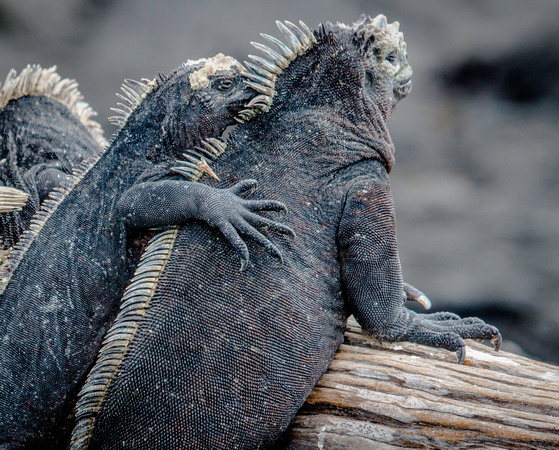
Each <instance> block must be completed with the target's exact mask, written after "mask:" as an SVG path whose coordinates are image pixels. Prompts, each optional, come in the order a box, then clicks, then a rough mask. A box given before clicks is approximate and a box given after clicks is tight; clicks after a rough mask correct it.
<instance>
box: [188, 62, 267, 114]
mask: <svg viewBox="0 0 559 450" xmlns="http://www.w3.org/2000/svg"><path fill="white" fill-rule="evenodd" d="M180 70H182V71H184V76H185V77H188V82H189V84H190V89H191V91H192V97H191V100H190V105H191V107H192V108H196V107H198V104H199V105H200V107H201V108H205V109H207V110H208V114H211V115H212V116H213V118H214V120H215V118H216V117H222V119H221V120H223V121H227V120H228V121H229V122H230V123H229V124H228V125H230V124H233V123H234V120H235V117H237V115H238V113H239V112H241V111H242V110H245V109H246V106H245V105H246V104H247V103H249V102H250V101H251V100H252V98H253V97H255V96H256V95H257V92H256V91H255V90H254V89H253V88H251V87H250V86H248V85H247V84H246V83H245V82H244V81H245V77H244V76H243V75H242V73H243V72H244V71H245V68H244V67H243V66H242V65H241V64H240V63H239V62H238V61H237V60H236V59H234V58H232V57H230V56H225V55H223V54H221V53H219V54H218V55H216V56H214V57H213V58H207V59H205V58H204V59H199V60H197V61H188V62H187V63H185V64H184V65H183V67H182V68H181V69H180Z"/></svg>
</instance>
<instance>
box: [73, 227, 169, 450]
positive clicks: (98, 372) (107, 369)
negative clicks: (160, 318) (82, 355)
mask: <svg viewBox="0 0 559 450" xmlns="http://www.w3.org/2000/svg"><path fill="white" fill-rule="evenodd" d="M177 232H178V227H174V228H172V229H170V230H166V231H163V232H162V233H159V234H158V235H157V236H155V237H154V238H153V239H152V240H151V241H150V243H149V245H148V247H147V248H146V251H145V252H144V254H143V255H142V259H141V260H140V263H139V264H138V268H137V269H136V272H135V274H134V278H133V279H132V281H131V282H130V285H129V286H128V287H127V288H126V291H125V292H124V296H123V298H122V304H121V306H120V312H119V314H118V316H117V318H116V319H115V322H114V324H113V326H112V327H111V328H110V330H109V331H108V332H107V334H106V336H105V339H104V341H103V347H101V350H100V351H99V355H98V357H97V362H96V364H95V366H93V369H91V372H90V373H89V375H88V377H87V380H86V382H85V384H84V386H83V388H82V390H81V391H80V393H79V398H78V402H77V405H76V421H77V424H76V427H75V429H74V432H73V433H72V441H71V444H70V448H71V449H82V448H88V447H89V441H90V439H91V434H92V433H93V430H94V428H95V418H96V415H97V413H98V411H99V409H100V408H101V406H102V404H103V400H104V398H105V394H106V393H107V389H108V388H109V386H110V384H111V383H112V381H113V380H114V378H115V377H116V376H117V375H118V368H119V366H120V363H121V362H122V360H123V359H124V357H125V355H126V353H127V350H128V346H129V345H130V343H131V342H132V340H133V339H134V336H135V334H136V332H137V330H138V328H139V326H140V323H139V322H140V320H141V318H142V317H143V316H144V315H145V314H146V311H147V309H148V308H149V306H150V301H151V299H152V297H153V294H154V293H155V289H156V288H157V284H158V281H159V278H160V276H161V274H162V273H163V271H164V269H165V266H166V264H167V262H168V260H169V258H170V257H171V252H172V250H173V246H174V242H175V239H176V235H177Z"/></svg>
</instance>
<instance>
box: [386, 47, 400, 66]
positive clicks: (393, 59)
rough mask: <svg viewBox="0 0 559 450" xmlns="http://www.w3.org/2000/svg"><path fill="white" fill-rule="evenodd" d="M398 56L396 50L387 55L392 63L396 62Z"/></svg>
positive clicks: (387, 58)
mask: <svg viewBox="0 0 559 450" xmlns="http://www.w3.org/2000/svg"><path fill="white" fill-rule="evenodd" d="M397 57H398V53H397V52H396V50H394V51H392V52H390V53H389V54H388V55H387V56H386V60H387V61H388V62H389V63H390V64H394V62H396V58H397Z"/></svg>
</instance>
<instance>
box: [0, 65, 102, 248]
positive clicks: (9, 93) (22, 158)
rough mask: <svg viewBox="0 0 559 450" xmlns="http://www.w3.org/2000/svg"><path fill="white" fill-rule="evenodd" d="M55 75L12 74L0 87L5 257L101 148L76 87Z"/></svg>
mask: <svg viewBox="0 0 559 450" xmlns="http://www.w3.org/2000/svg"><path fill="white" fill-rule="evenodd" d="M55 71H56V66H54V67H51V68H49V69H42V68H41V67H40V66H38V65H28V66H27V67H26V68H25V69H23V70H22V71H21V73H19V74H18V73H17V72H16V71H15V70H13V69H12V70H10V72H9V73H8V76H7V77H6V81H5V82H4V84H3V85H0V185H1V186H0V212H1V214H0V237H1V239H2V247H3V250H4V251H7V252H9V249H10V248H11V247H13V245H15V244H16V243H17V241H18V240H19V237H20V235H21V233H22V232H23V231H25V230H26V229H28V228H29V225H30V220H31V219H32V217H33V215H34V214H35V213H36V212H37V211H38V210H39V209H40V205H41V203H42V201H43V200H44V199H46V198H47V196H48V194H49V193H50V192H51V191H52V190H53V189H54V188H55V187H57V186H60V185H61V184H62V183H63V182H64V180H65V179H66V178H67V176H68V174H71V172H72V168H73V167H76V166H78V165H79V164H80V163H81V162H82V161H84V160H85V159H87V158H89V157H92V156H94V155H97V154H99V153H100V152H101V150H102V149H103V148H105V147H106V145H107V142H106V140H105V138H104V137H103V131H102V129H101V126H100V125H99V124H98V123H97V122H95V121H94V120H93V117H94V116H95V115H96V113H95V112H94V111H93V110H92V109H91V107H90V106H89V105H88V104H87V103H85V102H84V101H83V96H82V95H81V93H80V92H79V91H78V84H77V83H76V81H75V80H71V79H68V78H65V79H62V78H61V77H60V76H59V75H58V74H57V73H56V72H55Z"/></svg>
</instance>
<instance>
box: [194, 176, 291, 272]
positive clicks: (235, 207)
mask: <svg viewBox="0 0 559 450" xmlns="http://www.w3.org/2000/svg"><path fill="white" fill-rule="evenodd" d="M257 184H258V183H257V181H256V180H243V181H240V182H239V183H237V184H235V185H233V186H231V187H230V188H228V189H219V190H216V192H214V193H213V194H212V195H211V196H209V197H208V199H207V201H206V202H204V203H205V204H204V205H202V206H201V218H203V220H206V222H208V224H210V225H212V226H214V227H216V228H217V229H219V231H221V233H222V234H223V235H224V236H225V238H226V239H227V240H228V241H229V242H230V243H231V245H232V246H233V247H234V248H235V251H236V252H237V254H238V255H239V257H240V258H241V269H240V270H241V271H243V270H245V269H246V267H247V265H248V262H249V251H248V247H247V245H246V243H245V241H244V240H243V239H242V238H241V237H240V236H239V233H241V234H243V235H245V236H248V237H250V238H252V239H254V240H255V241H256V242H257V243H259V244H260V245H262V246H263V247H264V248H265V250H266V251H267V252H268V253H269V254H271V255H272V256H275V257H277V258H279V260H280V261H281V262H282V263H283V258H282V255H281V252H280V250H279V249H278V247H277V246H276V245H274V244H273V243H272V242H271V241H270V240H269V239H268V238H267V237H266V236H264V235H263V234H262V233H261V232H260V231H258V230H257V228H267V229H270V230H272V231H275V232H276V233H280V234H284V235H287V236H291V237H295V232H294V231H293V230H292V229H291V228H289V227H288V226H286V225H283V224H281V223H279V222H276V221H274V220H271V219H268V218H266V217H262V216H259V215H258V214H256V212H259V211H276V212H280V213H283V214H285V213H286V212H287V208H286V206H285V205H284V204H283V203H281V202H278V201H275V200H246V199H244V198H242V197H241V195H243V194H246V193H248V192H249V191H251V190H252V189H254V188H256V186H257Z"/></svg>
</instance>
